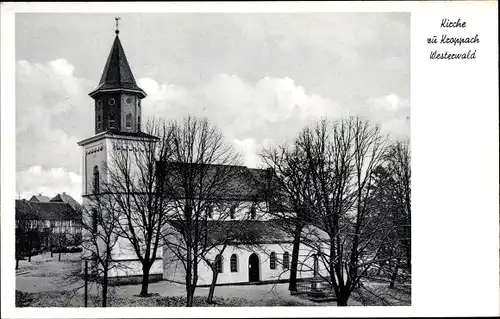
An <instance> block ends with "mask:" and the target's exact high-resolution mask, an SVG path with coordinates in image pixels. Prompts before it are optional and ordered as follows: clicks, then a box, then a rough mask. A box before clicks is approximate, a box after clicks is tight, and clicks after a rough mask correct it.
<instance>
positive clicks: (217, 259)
mask: <svg viewBox="0 0 500 319" xmlns="http://www.w3.org/2000/svg"><path fill="white" fill-rule="evenodd" d="M215 270H216V271H217V273H219V274H222V256H221V255H217V256H216V257H215Z"/></svg>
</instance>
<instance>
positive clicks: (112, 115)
mask: <svg viewBox="0 0 500 319" xmlns="http://www.w3.org/2000/svg"><path fill="white" fill-rule="evenodd" d="M109 128H115V112H113V111H112V112H110V113H109Z"/></svg>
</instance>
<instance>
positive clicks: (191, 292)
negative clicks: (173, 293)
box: [186, 283, 195, 307]
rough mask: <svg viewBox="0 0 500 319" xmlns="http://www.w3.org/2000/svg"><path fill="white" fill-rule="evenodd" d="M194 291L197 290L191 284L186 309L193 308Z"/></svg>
mask: <svg viewBox="0 0 500 319" xmlns="http://www.w3.org/2000/svg"><path fill="white" fill-rule="evenodd" d="M194 290H195V285H193V283H191V284H190V285H189V289H188V291H187V300H186V307H192V306H193V303H194Z"/></svg>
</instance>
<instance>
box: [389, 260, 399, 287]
mask: <svg viewBox="0 0 500 319" xmlns="http://www.w3.org/2000/svg"><path fill="white" fill-rule="evenodd" d="M398 271H399V261H397V262H396V267H394V271H393V272H392V275H391V283H390V284H389V288H394V282H395V281H396V278H397V276H398Z"/></svg>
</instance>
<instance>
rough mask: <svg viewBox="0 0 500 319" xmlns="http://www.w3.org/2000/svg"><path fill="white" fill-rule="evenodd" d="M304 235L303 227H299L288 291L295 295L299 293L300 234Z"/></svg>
mask: <svg viewBox="0 0 500 319" xmlns="http://www.w3.org/2000/svg"><path fill="white" fill-rule="evenodd" d="M301 233H302V226H297V228H296V229H295V234H294V239H293V248H292V264H291V265H290V284H289V286H288V290H290V293H291V294H292V295H293V294H295V293H296V292H297V266H298V263H299V248H300V234H301Z"/></svg>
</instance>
